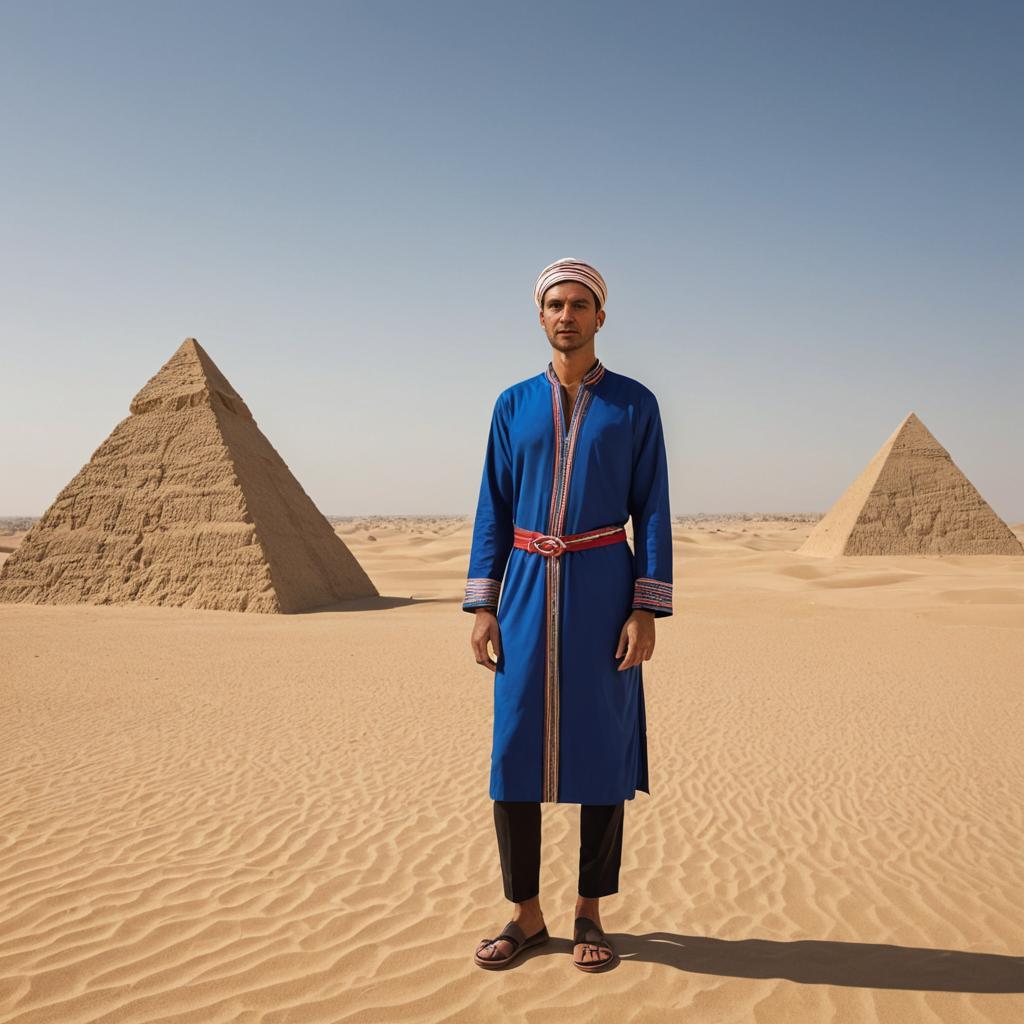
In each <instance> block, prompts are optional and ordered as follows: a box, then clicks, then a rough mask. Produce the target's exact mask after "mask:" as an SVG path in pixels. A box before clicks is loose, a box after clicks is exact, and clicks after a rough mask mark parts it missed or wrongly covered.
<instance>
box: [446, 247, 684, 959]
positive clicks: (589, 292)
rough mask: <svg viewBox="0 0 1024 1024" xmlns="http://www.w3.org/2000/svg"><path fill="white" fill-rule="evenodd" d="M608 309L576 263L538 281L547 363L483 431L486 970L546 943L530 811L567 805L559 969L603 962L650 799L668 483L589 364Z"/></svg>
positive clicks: (666, 574) (646, 397) (665, 591)
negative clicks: (569, 834)
mask: <svg viewBox="0 0 1024 1024" xmlns="http://www.w3.org/2000/svg"><path fill="white" fill-rule="evenodd" d="M606 297H607V287H606V285H605V282H604V278H603V277H602V276H601V275H600V274H599V273H598V272H597V270H596V269H595V268H594V267H592V266H590V265H589V264H587V263H582V262H580V261H579V260H575V259H562V260H558V261H557V262H555V263H552V264H551V265H550V266H548V267H545V268H544V270H543V271H542V272H541V274H540V277H539V278H538V279H537V284H536V288H535V294H534V298H535V301H536V303H537V306H538V309H539V317H540V324H541V326H542V327H543V328H544V332H545V334H546V335H547V338H548V342H549V343H550V346H551V350H552V352H551V362H549V363H548V367H547V370H546V371H545V372H543V373H538V374H536V375H535V376H533V377H530V378H528V379H527V380H524V381H521V382H520V383H518V384H514V385H512V387H510V388H507V389H506V390H505V391H503V392H502V393H501V394H500V395H499V396H498V398H497V401H496V402H495V405H494V411H493V414H492V417H491V429H490V435H489V438H488V441H487V453H486V457H485V461H484V470H483V479H482V481H481V484H480V497H479V502H478V505H477V512H476V519H475V522H474V527H473V543H472V550H471V554H470V563H469V578H468V580H467V583H466V595H465V601H464V602H463V606H462V607H463V608H464V609H465V610H466V611H468V612H472V613H473V614H474V616H475V619H476V621H475V623H474V626H473V633H472V640H471V644H472V648H473V651H474V654H475V657H476V660H477V662H478V663H479V664H481V665H483V666H484V667H485V668H488V669H489V670H490V671H491V672H493V673H494V730H493V740H492V748H491V771H490V796H491V799H492V800H493V801H494V821H495V829H496V832H497V837H498V853H499V858H500V862H501V869H502V880H503V885H504V890H505V897H506V898H507V899H509V900H511V901H512V902H513V903H514V904H515V910H514V914H513V918H512V920H511V921H509V922H508V924H507V925H506V926H505V927H504V928H503V929H502V931H501V933H500V934H499V935H498V936H496V937H495V938H491V939H484V940H483V941H482V942H481V943H480V945H479V946H478V947H477V950H476V953H475V954H474V961H475V963H476V964H477V965H478V966H480V967H485V968H491V969H493V968H496V967H505V966H507V965H508V964H509V963H510V962H511V961H512V960H513V959H515V957H516V956H517V955H518V954H519V953H521V952H522V951H523V950H524V949H526V948H529V947H530V946H533V945H537V944H539V943H541V942H545V941H547V939H548V938H549V936H548V933H547V928H546V926H545V924H544V916H543V914H542V912H541V908H540V900H539V875H540V848H541V831H540V805H541V803H578V804H580V805H581V806H580V862H579V885H578V893H579V896H578V899H577V901H576V913H575V926H574V934H573V943H574V945H573V962H574V964H575V965H576V966H577V967H579V968H580V969H581V970H586V971H592V970H595V969H600V968H603V967H606V966H608V965H610V964H611V963H612V962H613V961H614V960H616V959H617V955H616V953H615V950H614V949H613V948H612V946H611V943H609V942H608V941H607V937H606V936H605V934H604V931H603V929H602V926H601V918H600V910H599V901H600V898H601V897H602V896H607V895H610V894H612V893H615V892H618V874H619V865H620V862H621V853H622V824H623V807H624V801H625V800H632V799H633V798H634V795H635V791H636V790H637V789H640V790H642V791H643V792H645V793H648V794H650V788H649V783H648V777H647V722H646V717H645V708H644V690H643V676H642V667H641V663H642V662H644V661H648V660H649V659H650V657H651V654H652V652H653V650H654V639H655V625H654V620H655V618H659V617H662V616H665V615H671V614H672V535H671V517H670V513H669V497H668V467H667V462H666V457H665V444H664V438H663V434H662V426H661V416H660V413H659V409H658V403H657V400H656V399H655V397H654V395H653V394H652V393H651V392H650V391H649V390H648V389H647V388H646V387H644V385H643V384H640V383H639V382H638V381H635V380H632V379H631V378H629V377H624V376H622V375H621V374H618V373H613V372H612V371H611V370H608V369H606V368H605V366H604V365H603V364H602V363H601V361H600V360H599V359H598V358H597V357H596V355H595V352H594V342H595V336H596V334H597V332H598V331H599V330H600V329H601V326H602V325H603V324H604V322H605V309H604V305H605V299H606ZM627 518H632V522H633V551H630V548H629V545H628V544H627V543H626V534H625V530H624V529H623V526H624V524H625V522H626V520H627ZM503 580H504V586H502V581H503ZM499 593H500V602H499ZM488 643H490V645H491V648H492V649H493V651H494V658H492V657H491V656H490V654H489V653H488V649H487V645H488Z"/></svg>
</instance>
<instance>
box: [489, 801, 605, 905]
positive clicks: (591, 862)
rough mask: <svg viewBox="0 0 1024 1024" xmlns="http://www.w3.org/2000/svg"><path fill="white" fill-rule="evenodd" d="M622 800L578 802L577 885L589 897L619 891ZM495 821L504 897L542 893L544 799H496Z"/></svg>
mask: <svg viewBox="0 0 1024 1024" xmlns="http://www.w3.org/2000/svg"><path fill="white" fill-rule="evenodd" d="M623 804H624V801H621V800H620V801H619V802H618V803H617V804H580V871H579V886H578V891H579V894H580V895H581V896H583V897H586V898H588V899H597V898H598V897H600V896H610V895H611V894H612V893H613V892H618V891H619V865H620V863H621V862H622V819H623ZM494 827H495V830H496V832H497V833H498V856H499V857H500V858H501V877H502V882H503V883H504V886H505V898H506V899H509V900H511V901H512V902H513V903H522V902H523V901H524V900H529V899H533V897H534V896H536V895H538V894H539V893H540V804H539V803H537V802H535V801H529V800H495V801H494Z"/></svg>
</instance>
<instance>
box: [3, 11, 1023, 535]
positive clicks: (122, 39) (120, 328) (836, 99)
mask: <svg viewBox="0 0 1024 1024" xmlns="http://www.w3.org/2000/svg"><path fill="white" fill-rule="evenodd" d="M1022 51H1024V7H1022V6H1021V5H1020V4H1011V3H1005V4H1001V3H967V2H964V3H960V4H953V3H944V2H937V3H911V2H905V3H897V4H893V3H859V4H852V3H851V4H839V3H828V2H825V3H823V2H816V3H764V2H759V3H731V2H716V3H712V2H703V3H677V4H655V3H639V4H637V3H630V4H626V3H621V4H607V3H559V4H558V5H550V4H542V3H523V2H520V3H516V4H499V3H487V2H477V3H446V2H436V3H411V2H410V3H394V2H386V0H385V2H380V0H376V2H373V3H364V2H360V3H354V2H353V3H346V2H338V3H301V2H300V3H288V4H285V3H278V4H267V3H245V4H242V3H223V2H208V0H207V2H204V3H187V2H176V3H173V4H170V3H150V2H133V3H109V2H93V3H90V4H81V3H59V4H56V3H47V2H31V3H30V2H23V3H11V2H7V3H4V4H3V5H2V6H0V88H2V98H3V101H2V103H0V140H2V145H3V154H4V155H3V159H2V160H0V218H2V225H3V232H2V238H3V244H2V246H0V346H2V351H0V374H2V377H3V390H2V392H0V431H2V437H3V439H4V441H3V444H2V445H0V514H40V513H41V512H42V511H43V510H44V509H45V508H46V507H47V506H48V505H49V503H50V502H51V501H52V500H53V498H54V497H55V496H56V494H57V492H58V491H59V490H60V489H61V487H63V486H64V484H65V483H67V481H68V480H69V479H70V478H71V476H72V475H73V474H74V473H75V472H77V471H78V469H80V468H81V466H82V465H83V464H84V463H85V462H86V461H87V460H88V459H89V457H90V455H91V454H92V452H93V451H94V450H95V449H96V447H98V445H99V444H100V443H101V442H102V441H103V439H104V438H105V437H106V436H107V434H108V433H109V432H110V430H111V429H112V428H113V427H114V425H115V424H116V423H117V422H118V421H119V420H120V419H121V418H122V417H123V416H125V415H127V411H128V403H129V401H130V400H131V398H132V396H133V395H134V394H135V392H136V391H137V390H138V389H139V388H140V387H141V386H142V385H143V384H144V383H145V381H146V380H147V379H148V378H149V377H150V376H151V375H152V374H153V373H155V372H156V371H157V369H159V367H160V366H161V365H162V364H163V363H164V361H166V359H167V358H168V357H169V356H170V355H171V353H172V352H173V351H174V350H175V348H176V347H177V346H178V345H179V344H180V342H181V340H182V339H183V338H185V337H187V336H195V337H197V338H198V339H199V341H200V342H201V344H202V345H203V346H204V347H205V348H206V349H207V351H208V352H209V353H210V354H211V356H212V357H213V358H214V360H215V361H216V362H217V363H218V365H219V366H220V368H221V369H222V370H223V372H224V373H225V375H226V376H227V377H228V379H229V380H230V381H231V382H232V384H233V385H234V386H235V388H236V389H237V390H238V391H239V393H240V394H241V395H242V396H243V397H244V398H245V400H246V401H247V403H248V404H249V406H250V408H251V409H252V410H253V413H254V415H255V416H256V419H257V422H258V423H259V425H260V427H261V429H262V430H263V431H264V433H266V434H267V436H268V437H269V438H270V440H271V442H272V443H273V444H274V445H275V447H276V448H277V450H278V451H279V452H280V453H281V455H282V457H283V458H284V459H285V461H286V462H287V463H288V464H289V466H290V467H291V468H292V470H293V472H294V473H295V474H296V476H297V477H298V478H299V480H300V482H301V483H302V484H303V486H304V487H305V489H306V490H307V491H308V492H309V494H310V495H311V496H312V497H313V499H314V500H315V501H316V502H317V504H318V505H319V507H320V508H321V509H322V510H323V511H324V512H326V513H329V514H340V515H344V514H361V513H369V512H381V513H416V512H422V513H436V512H466V513H471V512H472V511H473V507H474V502H475V497H476V493H477V488H478V486H479V476H480V468H481V463H482V458H483V450H484V442H485V434H486V430H487V425H488V420H489V415H490V410H491V406H492V404H493V401H494V397H495V395H496V394H497V393H498V392H499V391H501V390H502V389H503V388H504V387H506V386H507V385H509V384H511V383H513V382H515V381H518V380H521V379H523V378H525V377H528V376H530V375H532V374H534V373H537V372H540V371H541V370H542V369H543V368H544V367H545V366H546V364H547V361H548V358H549V350H548V348H547V342H546V339H545V338H544V335H543V333H542V332H541V330H540V327H539V326H538V325H537V323H536V313H535V307H534V305H533V297H532V288H533V282H534V279H535V277H536V275H537V272H538V271H539V270H540V268H541V267H542V266H544V265H545V264H547V263H549V262H551V261H552V260H554V259H557V258H559V257H561V256H566V255H571V256H576V257H579V258H582V259H586V260H588V261H590V262H592V263H594V264H595V265H596V266H597V267H598V268H599V269H600V270H601V271H602V273H603V274H604V276H605V278H606V280H607V281H608V288H609V295H608V305H607V312H608V320H607V324H606V326H605V328H604V330H602V332H601V334H600V336H599V339H598V340H599V345H598V355H599V356H600V357H601V358H602V360H603V361H604V362H605V364H606V365H607V366H608V367H609V368H611V369H614V370H616V371H618V372H620V373H625V374H627V375H629V376H633V377H636V378H638V379H639V380H642V381H644V382H645V383H646V384H648V386H649V387H651V388H652V390H654V392H655V393H656V394H657V396H658V399H659V402H660V405H661V409H662V415H663V418H664V422H665V426H666V434H667V444H668V449H669V460H670V478H671V483H672V506H673V511H674V512H677V513H688V512H698V511H726V510H750V511H754V510H757V511H765V510H774V511H824V510H825V509H827V508H828V507H829V506H830V505H831V503H832V502H833V501H834V500H835V499H836V498H837V497H838V496H839V494H840V493H841V492H842V490H843V489H844V488H845V487H846V486H847V484H848V483H849V482H850V481H851V480H852V479H853V477H854V476H855V475H856V474H857V473H858V472H859V471H860V470H861V469H862V468H863V466H864V465H865V464H866V463H867V461H868V460H869V459H870V457H871V456H872V455H873V454H874V452H875V451H876V450H877V448H878V447H879V446H880V445H881V443H882V442H883V441H884V440H885V438H886V437H887V436H888V435H889V434H890V433H891V432H892V430H893V429H894V428H895V427H896V425H897V424H898V423H899V422H900V420H902V418H903V417H904V416H905V415H906V414H907V413H908V412H910V411H912V410H913V411H915V412H916V413H917V414H918V415H919V416H920V417H921V418H922V419H923V421H924V422H925V424H926V425H927V426H928V427H929V428H930V429H931V430H932V431H933V433H934V434H935V435H936V436H937V437H938V439H939V441H941V442H942V443H943V444H944V445H945V446H946V447H947V448H948V449H949V451H950V453H951V454H952V456H953V458H954V459H955V460H956V461H957V463H958V464H959V465H960V466H961V468H962V469H963V470H964V471H965V472H966V473H967V475H968V476H969V477H970V478H971V479H972V480H973V481H974V483H975V484H976V485H977V486H978V488H979V489H980V491H981V492H982V494H983V495H984V496H985V497H986V498H987V499H988V501H989V502H990V503H991V504H992V505H993V507H994V508H995V509H996V511H997V512H999V513H1000V514H1001V515H1002V516H1004V518H1006V519H1008V520H1009V521H1011V522H1016V521H1020V520H1022V519H1024V458H1022V454H1021V438H1022V436H1024V429H1022V428H1024V423H1022V414H1021V391H1022V389H1021V379H1022V371H1024V338H1022V328H1021V325H1022V323H1024V273H1022V271H1024V241H1022V239H1024V204H1022V188H1021V182H1022V181H1024V114H1022V104H1021V97H1022V96H1024V62H1022V61H1021V59H1020V54H1021V52H1022Z"/></svg>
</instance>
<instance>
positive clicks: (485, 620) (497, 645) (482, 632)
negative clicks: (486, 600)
mask: <svg viewBox="0 0 1024 1024" xmlns="http://www.w3.org/2000/svg"><path fill="white" fill-rule="evenodd" d="M488 640H490V642H491V647H493V648H494V657H495V658H500V657H501V630H500V629H499V628H498V617H497V616H496V615H495V614H494V612H492V611H491V609H490V608H477V610H476V622H474V623H473V636H472V637H471V638H470V641H469V645H470V647H472V648H473V656H474V657H475V658H476V663H477V664H478V665H483V666H484V668H488V669H490V670H491V671H492V672H497V671H498V663H497V661H495V660H493V659H492V658H491V656H490V653H489V652H488V650H487V641H488Z"/></svg>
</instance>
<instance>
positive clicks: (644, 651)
mask: <svg viewBox="0 0 1024 1024" xmlns="http://www.w3.org/2000/svg"><path fill="white" fill-rule="evenodd" d="M653 653H654V612H645V611H644V610H643V609H642V608H636V609H634V611H633V614H632V615H630V617H629V618H628V619H626V622H625V625H624V626H623V627H622V632H621V633H619V646H618V647H617V648H616V649H615V657H616V658H622V655H623V654H625V655H626V656H625V658H623V659H622V664H621V665H620V666H619V668H618V671H619V672H621V671H622V670H623V669H627V668H632V667H633V666H634V665H639V664H640V662H641V661H650V660H651V655H652V654H653Z"/></svg>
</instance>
